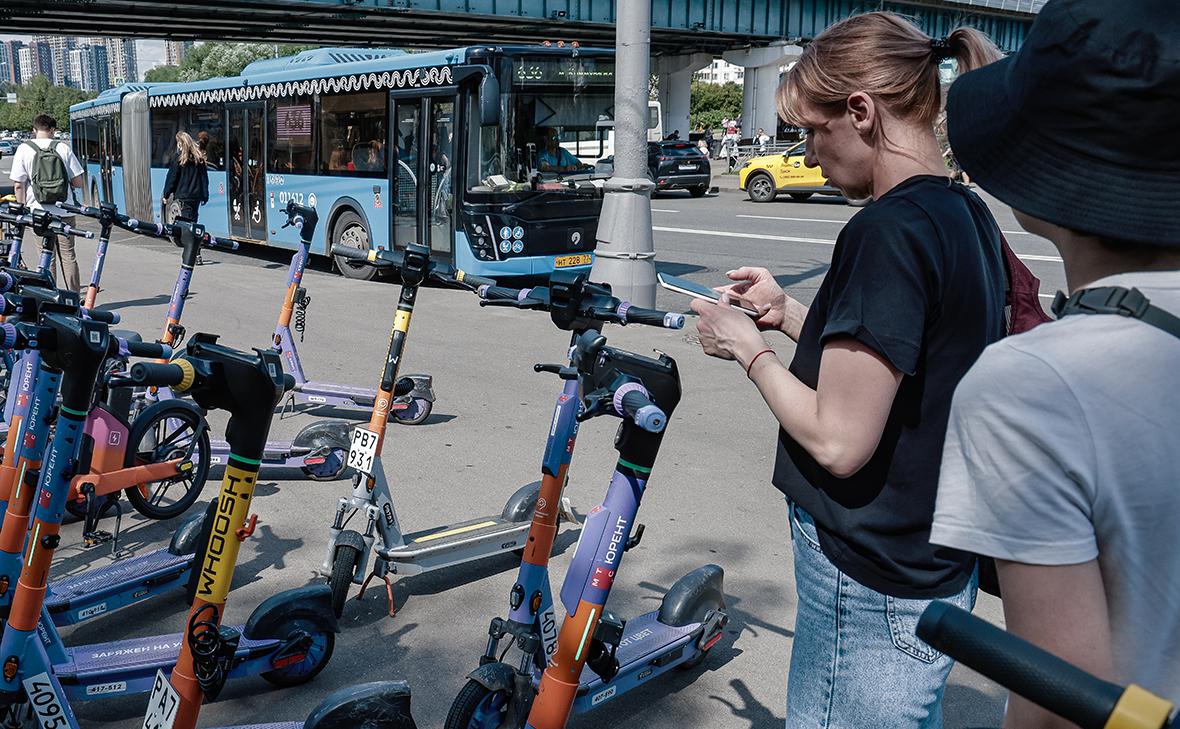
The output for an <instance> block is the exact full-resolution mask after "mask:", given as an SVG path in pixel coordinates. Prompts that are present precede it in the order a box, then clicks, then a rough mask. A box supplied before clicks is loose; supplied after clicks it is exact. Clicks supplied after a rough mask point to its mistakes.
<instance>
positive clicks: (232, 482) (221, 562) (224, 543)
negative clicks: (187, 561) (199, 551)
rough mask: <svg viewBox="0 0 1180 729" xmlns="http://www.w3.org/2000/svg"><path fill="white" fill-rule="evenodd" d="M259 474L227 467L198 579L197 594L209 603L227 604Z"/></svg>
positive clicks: (231, 466) (230, 466)
mask: <svg viewBox="0 0 1180 729" xmlns="http://www.w3.org/2000/svg"><path fill="white" fill-rule="evenodd" d="M257 477H258V473H257V471H246V470H244V469H241V468H238V467H237V466H234V465H233V464H232V463H231V464H229V465H227V466H226V467H225V477H224V478H223V479H222V480H221V493H220V494H219V495H218V497H217V510H216V511H215V512H214V514H213V529H212V531H211V532H210V534H209V544H208V545H207V546H206V549H205V557H204V561H203V562H202V564H201V579H200V580H199V581H198V582H197V597H199V598H201V599H202V600H204V601H205V602H212V603H224V602H225V598H226V596H227V595H228V594H229V585H230V582H231V581H232V580H233V577H234V565H235V564H236V563H237V560H238V548H239V547H240V546H241V544H242V542H241V540H239V539H238V535H237V531H238V529H241V528H242V527H243V526H245V524H246V516H247V514H248V512H249V511H250V497H251V496H252V495H253V494H254V483H255V480H256V479H257Z"/></svg>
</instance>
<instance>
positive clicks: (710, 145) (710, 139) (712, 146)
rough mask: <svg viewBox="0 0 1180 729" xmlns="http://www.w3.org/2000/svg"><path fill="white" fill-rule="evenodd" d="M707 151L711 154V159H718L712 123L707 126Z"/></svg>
mask: <svg viewBox="0 0 1180 729" xmlns="http://www.w3.org/2000/svg"><path fill="white" fill-rule="evenodd" d="M705 152H706V154H708V155H709V159H717V149H716V143H715V141H714V139H713V126H712V125H711V124H710V125H708V126H706V127H705Z"/></svg>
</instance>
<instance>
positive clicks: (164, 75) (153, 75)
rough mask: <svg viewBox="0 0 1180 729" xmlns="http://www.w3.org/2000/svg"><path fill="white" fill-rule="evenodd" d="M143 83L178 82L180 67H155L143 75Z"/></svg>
mask: <svg viewBox="0 0 1180 729" xmlns="http://www.w3.org/2000/svg"><path fill="white" fill-rule="evenodd" d="M143 80H144V81H179V80H180V66H156V67H155V68H153V69H150V70H149V71H148V72H147V73H145V74H144V75H143Z"/></svg>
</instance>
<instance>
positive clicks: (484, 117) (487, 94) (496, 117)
mask: <svg viewBox="0 0 1180 729" xmlns="http://www.w3.org/2000/svg"><path fill="white" fill-rule="evenodd" d="M479 124H480V126H484V127H495V126H499V125H500V81H499V80H498V79H497V78H496V77H495V76H494V75H492V74H491V73H486V74H484V77H483V78H482V79H481V80H480V82H479Z"/></svg>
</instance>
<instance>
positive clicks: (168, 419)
mask: <svg viewBox="0 0 1180 729" xmlns="http://www.w3.org/2000/svg"><path fill="white" fill-rule="evenodd" d="M127 440H128V441H129V443H128V449H127V462H126V465H127V466H143V465H146V464H149V463H161V462H163V461H171V460H175V459H182V460H184V461H187V462H189V463H190V464H191V468H188V469H187V470H182V471H180V472H179V473H178V474H177V475H175V476H171V477H169V478H165V479H163V480H160V481H153V482H151V483H143V484H139V485H138V486H132V487H131V488H129V489H127V500H128V501H130V502H131V505H132V506H134V507H135V510H136V511H138V512H139V513H141V514H143V515H144V516H146V517H148V518H149V519H172V518H175V517H177V516H180V515H181V514H183V513H184V512H185V511H187V510H188V508H189V507H190V506H192V505H193V502H195V501H196V500H197V498H198V497H199V496H200V495H201V489H203V488H204V487H205V479H206V478H207V477H208V475H209V427H208V426H207V425H206V424H205V419H204V418H203V417H202V416H201V414H200V413H199V412H197V410H196V409H194V408H193V407H191V406H189V405H185V404H182V403H180V402H175V401H169V400H165V401H163V402H158V403H156V404H155V405H152V406H151V407H149V408H148V409H147V410H144V411H143V412H142V413H140V414H139V417H137V418H136V419H135V422H134V423H132V424H131V432H130V434H129V435H128V438H127Z"/></svg>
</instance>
